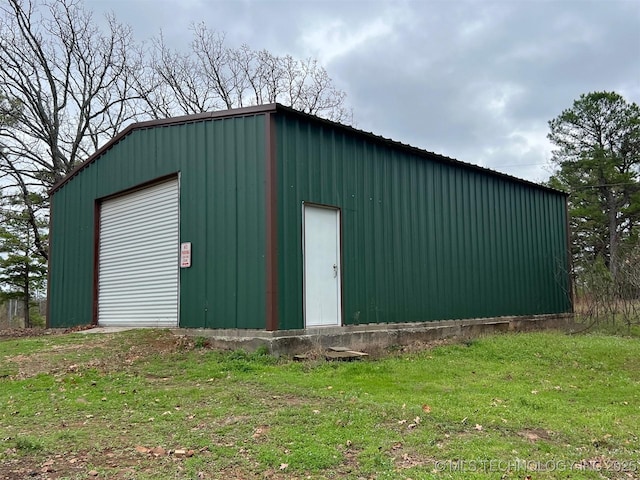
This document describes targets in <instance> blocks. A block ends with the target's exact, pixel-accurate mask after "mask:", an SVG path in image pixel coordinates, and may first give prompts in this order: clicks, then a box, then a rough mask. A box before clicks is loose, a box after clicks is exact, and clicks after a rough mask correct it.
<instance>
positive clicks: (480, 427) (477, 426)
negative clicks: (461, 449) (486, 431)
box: [475, 423, 482, 432]
mask: <svg viewBox="0 0 640 480" xmlns="http://www.w3.org/2000/svg"><path fill="white" fill-rule="evenodd" d="M475 429H476V430H478V431H479V432H481V431H482V425H480V424H478V423H476V426H475Z"/></svg>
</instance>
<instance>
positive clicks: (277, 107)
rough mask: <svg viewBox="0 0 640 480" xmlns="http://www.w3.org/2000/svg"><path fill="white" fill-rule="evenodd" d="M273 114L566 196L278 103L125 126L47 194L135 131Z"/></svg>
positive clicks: (58, 187)
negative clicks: (348, 133) (295, 118)
mask: <svg viewBox="0 0 640 480" xmlns="http://www.w3.org/2000/svg"><path fill="white" fill-rule="evenodd" d="M276 112H286V113H287V114H289V115H295V116H299V117H304V118H306V119H308V120H310V121H313V122H318V123H321V124H325V125H328V126H331V127H334V128H339V129H342V130H346V131H349V132H350V133H352V134H354V135H358V136H361V137H364V138H367V139H368V140H371V141H374V142H377V143H384V144H387V145H388V146H389V147H392V148H397V149H401V150H404V151H406V152H410V153H412V154H414V155H418V156H422V157H424V158H428V159H429V160H432V161H437V162H442V163H448V164H451V165H455V166H459V167H463V168H467V169H470V170H476V171H478V172H482V173H485V174H489V175H493V176H496V177H500V178H503V179H506V180H508V181H512V182H516V183H520V184H524V185H527V186H530V187H534V188H538V189H542V190H546V191H550V192H554V193H557V194H561V195H565V196H566V195H568V194H567V193H566V192H563V191H561V190H556V189H554V188H551V187H547V186H546V185H541V184H539V183H535V182H531V181H529V180H524V179H522V178H518V177H514V176H512V175H508V174H506V173H502V172H498V171H496V170H491V169H490V168H486V167H481V166H479V165H474V164H473V163H467V162H463V161H460V160H456V159H454V158H451V157H447V156H445V155H441V154H438V153H434V152H430V151H428V150H423V149H420V148H417V147H413V146H411V145H408V144H406V143H402V142H398V141H396V140H392V139H389V138H385V137H382V136H380V135H376V134H374V133H372V132H366V131H364V130H359V129H357V128H354V127H351V126H348V125H343V124H341V123H338V122H334V121H331V120H326V119H324V118H320V117H317V116H315V115H310V114H308V113H304V112H301V111H299V110H295V109H293V108H291V107H286V106H284V105H281V104H279V103H269V104H265V105H255V106H251V107H242V108H233V109H229V110H220V111H216V112H205V113H198V114H194V115H183V116H180V117H171V118H165V119H158V120H147V121H144V122H137V123H132V124H131V125H129V126H127V127H126V128H125V129H124V130H122V131H121V132H120V133H118V134H117V135H116V136H115V137H113V138H112V139H111V140H109V141H108V142H107V143H106V144H105V145H103V146H102V147H101V148H99V149H98V150H96V152H95V153H94V154H93V155H91V156H90V157H89V158H88V159H87V160H85V161H84V162H83V163H81V164H80V165H78V166H77V167H76V168H74V169H73V170H72V171H71V172H70V173H69V174H68V175H67V176H66V177H65V178H63V179H62V180H60V181H59V182H57V183H56V184H55V185H53V187H51V189H50V190H49V194H50V195H53V194H54V193H55V192H56V191H58V190H59V189H60V188H62V187H63V186H64V185H65V184H66V183H67V182H68V181H70V180H71V179H72V178H73V177H75V176H76V175H78V174H79V173H80V172H81V171H82V170H84V169H85V168H86V167H88V166H89V165H91V164H92V163H93V162H95V161H97V160H98V159H99V158H100V157H101V156H102V155H104V154H105V153H106V152H107V151H108V150H110V149H111V148H112V147H113V146H114V145H115V144H117V143H118V142H120V141H121V140H122V139H124V138H125V137H126V136H128V135H129V134H130V133H132V132H134V131H136V130H142V129H147V128H154V127H165V126H171V125H181V124H186V123H193V122H199V121H204V120H213V119H219V118H232V117H242V116H247V115H256V114H263V113H264V114H268V113H276Z"/></svg>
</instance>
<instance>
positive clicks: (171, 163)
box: [51, 114, 265, 328]
mask: <svg viewBox="0 0 640 480" xmlns="http://www.w3.org/2000/svg"><path fill="white" fill-rule="evenodd" d="M264 125H265V124H264V115H263V114H258V115H248V116H244V117H238V118H225V119H207V120H201V121H197V122H193V123H189V124H181V125H172V126H157V127H153V128H147V129H139V130H134V131H133V132H132V133H130V134H129V135H127V136H125V137H124V138H122V139H121V140H120V141H119V142H118V143H117V144H115V145H113V146H112V148H111V149H109V150H107V151H106V153H104V155H103V156H102V158H100V159H98V160H97V161H96V162H95V163H93V164H91V165H90V166H89V167H87V168H85V169H84V170H82V171H80V172H79V173H78V175H77V176H76V177H74V178H73V179H72V180H70V181H69V182H67V183H66V184H65V185H64V186H63V187H62V188H60V189H59V190H57V191H56V193H55V194H54V195H53V205H54V206H53V217H54V218H53V221H52V225H53V227H54V228H55V231H56V232H57V233H55V234H54V238H53V239H52V252H53V255H52V265H54V268H53V269H52V271H51V296H52V302H51V326H52V327H57V326H72V325H81V324H87V323H90V322H91V317H92V313H91V312H92V302H93V300H92V286H91V285H92V278H93V270H92V265H93V235H94V232H93V230H94V227H93V217H94V212H93V208H94V207H93V202H94V200H95V199H97V198H101V197H106V196H109V195H112V194H114V193H117V192H121V191H124V190H127V189H130V188H132V187H135V186H137V185H140V184H143V183H145V182H148V181H151V180H153V179H155V178H160V177H163V176H167V175H170V174H173V173H176V172H179V171H180V172H181V198H180V219H181V225H180V238H181V240H182V241H191V242H192V243H193V254H192V255H193V256H192V267H191V268H188V269H182V270H181V271H180V283H181V288H180V317H181V318H180V325H181V326H185V327H209V328H222V327H228V326H238V327H239V328H264V311H265V302H264V294H263V292H264V288H265V263H264V255H265V251H264V245H265V239H264V205H263V204H264V201H263V199H264V195H265V193H264V182H263V178H264V158H265V154H264V146H265V137H264ZM236 129H244V131H243V132H242V133H238V134H236V133H235V132H236ZM236 168H238V169H239V171H241V172H244V173H243V175H245V176H244V177H241V176H238V175H237V174H236ZM236 188H237V189H238V191H237V192H236ZM238 203H241V204H242V205H244V207H242V208H239V207H238V206H237V205H238ZM241 216H242V217H245V218H241ZM238 222H244V223H243V224H242V227H239V223H238ZM240 232H242V235H243V238H244V240H243V241H244V242H245V243H244V244H243V247H242V248H245V249H246V251H244V252H240V251H238V248H237V247H236V245H237V242H236V236H237V235H238V234H239V233H240ZM236 270H237V271H238V272H244V273H242V274H238V279H243V280H242V281H240V280H236V279H235V275H236V274H235V273H234V272H235V271H236ZM240 275H242V276H241V277H240ZM230 278H234V279H233V280H232V281H230ZM236 292H240V294H237V293H236ZM240 304H242V311H240V309H238V307H237V306H238V305H240Z"/></svg>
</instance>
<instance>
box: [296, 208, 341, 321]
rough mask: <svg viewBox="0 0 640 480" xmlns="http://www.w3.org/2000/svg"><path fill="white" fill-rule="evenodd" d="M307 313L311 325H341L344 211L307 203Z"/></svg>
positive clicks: (305, 232)
mask: <svg viewBox="0 0 640 480" xmlns="http://www.w3.org/2000/svg"><path fill="white" fill-rule="evenodd" d="M303 248H304V315H305V325H306V326H307V327H316V326H324V325H340V324H341V322H342V318H341V317H342V315H341V311H342V295H341V287H340V211H339V210H337V209H335V208H324V207H317V206H311V205H305V206H304V246H303Z"/></svg>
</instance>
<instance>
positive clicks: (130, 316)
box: [98, 179, 179, 327]
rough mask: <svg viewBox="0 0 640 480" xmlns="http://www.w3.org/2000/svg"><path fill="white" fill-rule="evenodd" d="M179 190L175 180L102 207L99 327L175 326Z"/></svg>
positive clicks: (109, 202)
mask: <svg viewBox="0 0 640 480" xmlns="http://www.w3.org/2000/svg"><path fill="white" fill-rule="evenodd" d="M178 191H179V187H178V180H177V179H176V180H172V181H169V182H164V183H161V184H158V185H154V186H151V187H148V188H144V189H141V190H137V191H134V192H132V193H129V194H125V195H122V196H119V197H116V198H113V199H109V200H105V201H104V202H103V203H102V206H101V210H100V237H99V239H100V245H99V257H98V258H99V270H98V324H99V325H102V326H123V327H124V326H135V327H175V326H177V325H178V256H179V246H178V244H179V201H178V198H179V196H178Z"/></svg>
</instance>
